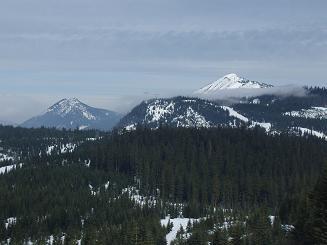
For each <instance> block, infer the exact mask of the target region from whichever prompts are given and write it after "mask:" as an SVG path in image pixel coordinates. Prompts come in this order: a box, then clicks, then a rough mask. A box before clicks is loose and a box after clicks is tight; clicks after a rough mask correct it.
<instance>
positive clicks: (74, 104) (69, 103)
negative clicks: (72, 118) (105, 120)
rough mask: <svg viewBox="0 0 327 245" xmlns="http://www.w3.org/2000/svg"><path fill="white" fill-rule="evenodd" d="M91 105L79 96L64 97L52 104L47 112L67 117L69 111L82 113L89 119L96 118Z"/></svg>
mask: <svg viewBox="0 0 327 245" xmlns="http://www.w3.org/2000/svg"><path fill="white" fill-rule="evenodd" d="M88 107H89V106H87V105H86V104H84V103H82V102H81V101H79V100H78V99H77V98H68V99H62V100H60V101H59V102H57V103H56V104H54V105H53V106H51V107H50V108H49V109H48V110H47V112H52V113H55V114H58V115H60V116H61V117H65V116H66V115H68V114H69V113H75V114H81V115H82V116H83V117H85V118H86V119H89V120H95V119H96V118H95V116H94V115H92V113H91V112H90V110H89V108H88Z"/></svg>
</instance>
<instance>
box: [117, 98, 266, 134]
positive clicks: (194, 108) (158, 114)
mask: <svg viewBox="0 0 327 245" xmlns="http://www.w3.org/2000/svg"><path fill="white" fill-rule="evenodd" d="M137 125H142V126H146V127H149V128H152V129H157V128H159V127H160V125H166V126H170V127H185V128H190V127H196V128H201V127H205V128H210V127H218V126H223V127H238V126H241V125H248V126H249V127H254V126H256V125H258V126H260V127H263V128H265V129H266V130H268V129H270V125H269V124H267V123H265V122H255V121H251V120H249V119H248V118H246V117H244V116H242V115H241V114H239V113H238V112H237V111H235V110H234V109H233V108H231V107H229V106H223V105H219V104H217V103H215V102H212V101H208V100H204V99H200V98H187V97H174V98H168V99H152V100H148V101H144V102H142V103H141V104H140V105H138V106H136V107H135V108H134V109H133V110H132V111H131V112H130V113H129V114H127V115H126V116H125V117H123V118H122V120H121V121H120V123H119V124H118V125H117V128H118V129H122V130H123V129H125V130H127V131H130V130H134V129H136V127H137Z"/></svg>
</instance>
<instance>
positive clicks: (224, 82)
mask: <svg viewBox="0 0 327 245" xmlns="http://www.w3.org/2000/svg"><path fill="white" fill-rule="evenodd" d="M272 87H273V85H271V84H266V83H261V82H256V81H250V80H247V79H245V78H241V77H239V76H238V75H236V74H235V73H230V74H227V75H225V76H223V77H222V78H220V79H218V80H217V81H215V82H213V83H211V84H209V85H207V86H205V87H203V88H201V89H199V90H197V91H195V94H210V93H213V92H217V91H219V90H225V89H240V88H246V89H260V88H272Z"/></svg>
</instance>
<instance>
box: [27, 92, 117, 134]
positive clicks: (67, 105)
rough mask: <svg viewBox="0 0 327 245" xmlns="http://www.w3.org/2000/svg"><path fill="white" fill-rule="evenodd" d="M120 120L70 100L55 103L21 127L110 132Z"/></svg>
mask: <svg viewBox="0 0 327 245" xmlns="http://www.w3.org/2000/svg"><path fill="white" fill-rule="evenodd" d="M120 118H121V116H120V115H119V114H118V113H116V112H113V111H108V110H104V109H98V108H94V107H91V106H88V105H86V104H84V103H82V102H81V101H79V100H78V99H76V98H72V99H63V100H61V101H59V102H57V103H56V104H54V105H53V106H51V107H49V108H48V110H47V111H46V112H45V113H44V114H42V115H40V116H37V117H33V118H31V119H29V120H27V121H25V122H24V123H23V124H22V125H21V126H23V127H28V128H31V127H42V126H44V127H55V128H67V129H76V128H78V129H80V130H82V129H101V130H110V129H111V128H112V127H113V126H115V124H116V123H117V122H118V121H119V119H120Z"/></svg>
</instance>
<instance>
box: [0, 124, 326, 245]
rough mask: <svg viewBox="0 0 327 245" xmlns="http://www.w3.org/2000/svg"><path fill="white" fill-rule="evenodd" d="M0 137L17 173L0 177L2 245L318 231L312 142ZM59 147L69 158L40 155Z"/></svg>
mask: <svg viewBox="0 0 327 245" xmlns="http://www.w3.org/2000/svg"><path fill="white" fill-rule="evenodd" d="M1 129H2V130H3V131H1V132H3V133H2V134H1V135H0V137H1V144H2V146H3V147H4V148H6V149H15V152H16V153H17V156H16V158H14V160H13V161H14V162H13V163H16V164H18V163H20V162H21V163H22V166H21V167H19V168H17V169H10V171H7V170H6V171H3V172H2V173H1V174H0V197H1V198H0V221H1V222H2V225H0V241H3V243H4V244H8V243H9V244H24V243H27V242H30V243H31V242H32V243H34V244H61V243H62V241H64V243H65V244H77V243H79V242H80V243H82V244H166V239H167V240H168V239H171V236H172V234H174V238H175V237H176V240H175V242H174V244H208V242H210V243H211V244H258V245H259V244H276V245H277V244H292V243H294V244H301V243H300V242H299V241H303V242H304V241H309V242H310V241H313V240H312V239H313V238H312V237H313V235H311V234H315V233H317V232H315V233H314V232H311V229H310V232H309V229H307V227H309V226H310V227H314V225H313V224H316V222H318V224H319V222H321V221H317V219H316V218H315V217H317V215H316V214H314V213H312V212H311V210H318V211H319V210H320V209H319V208H320V207H321V206H320V205H319V204H318V203H319V201H320V200H321V198H320V196H321V194H320V193H321V189H322V188H320V189H319V188H318V187H316V188H315V189H316V191H315V192H314V194H313V196H315V198H311V197H310V195H309V194H310V193H312V191H313V190H314V186H315V184H316V183H317V180H318V179H319V176H320V174H321V172H322V171H321V170H322V167H323V165H324V163H325V162H326V159H327V144H326V141H324V140H321V139H318V138H315V137H312V136H308V137H296V136H293V135H287V134H280V135H267V134H266V132H265V131H264V130H263V129H261V128H254V129H246V128H234V129H232V128H212V129H204V128H203V129H195V128H194V129H186V128H168V127H161V128H159V129H158V130H150V129H146V128H137V129H136V130H135V131H132V132H128V133H126V132H125V133H124V134H122V133H121V132H112V133H110V134H101V133H99V132H96V131H85V132H84V131H83V132H80V131H57V130H54V129H53V130H50V131H47V130H48V129H38V130H29V129H21V128H17V129H16V128H11V127H9V128H1ZM5 129H8V130H5ZM22 130H23V131H24V132H23V133H22ZM24 135H25V136H24ZM46 135H48V137H46ZM20 137H21V138H22V141H19V139H20ZM24 139H26V140H24ZM28 139H30V141H28ZM49 139H51V140H50V141H49ZM69 140H72V142H75V143H74V144H76V147H73V148H71V150H67V151H62V150H61V148H60V147H59V148H58V150H56V149H57V148H53V145H51V144H53V143H54V142H56V144H59V145H63V146H66V144H67V142H69ZM25 141H26V142H25ZM22 142H25V143H22ZM28 142H30V143H28ZM49 144H50V145H49ZM49 147H50V148H49ZM6 149H4V150H6ZM19 149H25V150H24V151H19ZM28 149H33V151H34V153H33V154H28V153H27V154H26V152H28ZM49 149H51V150H49ZM22 152H25V156H22V155H21V154H22ZM7 164H9V163H7ZM319 190H320V192H319ZM317 193H318V194H317ZM310 200H316V201H314V202H313V201H310ZM314 207H316V208H314ZM303 210H305V211H306V212H304V211H303ZM318 211H315V212H318ZM315 215H316V216H315ZM188 220H189V221H188ZM179 224H184V226H183V228H181V229H180V225H179ZM299 234H300V235H299ZM304 237H305V239H304ZM170 241H172V240H170ZM263 241H264V242H263ZM304 244H305V243H304ZM307 244H310V243H307Z"/></svg>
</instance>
